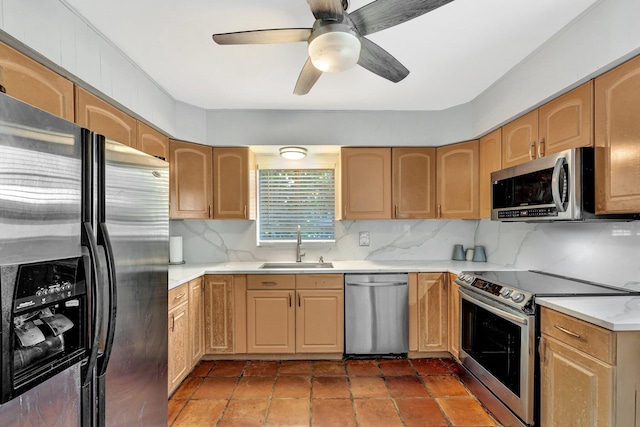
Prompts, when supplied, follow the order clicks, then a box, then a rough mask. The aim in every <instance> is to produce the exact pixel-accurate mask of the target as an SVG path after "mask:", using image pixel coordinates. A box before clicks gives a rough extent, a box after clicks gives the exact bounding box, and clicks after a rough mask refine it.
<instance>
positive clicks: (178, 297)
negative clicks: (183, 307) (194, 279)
mask: <svg viewBox="0 0 640 427" xmlns="http://www.w3.org/2000/svg"><path fill="white" fill-rule="evenodd" d="M185 295H186V292H183V293H181V294H180V295H176V297H175V299H176V300H178V299H182V298H184V296H185Z"/></svg>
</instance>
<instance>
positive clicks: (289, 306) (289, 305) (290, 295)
mask: <svg viewBox="0 0 640 427" xmlns="http://www.w3.org/2000/svg"><path fill="white" fill-rule="evenodd" d="M289 307H291V292H289Z"/></svg>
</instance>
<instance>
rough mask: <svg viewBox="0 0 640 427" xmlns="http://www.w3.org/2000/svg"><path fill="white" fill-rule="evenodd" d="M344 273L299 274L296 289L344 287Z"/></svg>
mask: <svg viewBox="0 0 640 427" xmlns="http://www.w3.org/2000/svg"><path fill="white" fill-rule="evenodd" d="M343 286H344V277H343V275H342V274H298V275H296V289H342V288H343Z"/></svg>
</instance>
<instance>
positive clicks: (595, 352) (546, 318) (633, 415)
mask: <svg viewBox="0 0 640 427" xmlns="http://www.w3.org/2000/svg"><path fill="white" fill-rule="evenodd" d="M540 328H541V332H542V334H541V339H540V365H541V366H540V373H541V379H540V381H541V392H540V420H541V423H540V424H541V425H542V426H546V427H551V426H554V427H555V426H557V427H561V426H562V427H564V426H580V427H589V426H594V427H595V426H616V427H632V426H637V425H638V423H640V414H639V413H638V409H637V408H638V407H639V403H640V399H639V397H638V384H640V367H638V362H637V355H638V354H640V333H639V332H631V331H628V332H627V331H625V332H613V331H608V330H606V329H603V328H601V327H599V326H596V325H593V324H591V323H588V322H584V321H582V320H579V319H576V318H573V317H570V316H567V315H565V314H562V313H558V312H556V311H554V310H550V309H547V308H545V307H543V308H542V309H541V320H540Z"/></svg>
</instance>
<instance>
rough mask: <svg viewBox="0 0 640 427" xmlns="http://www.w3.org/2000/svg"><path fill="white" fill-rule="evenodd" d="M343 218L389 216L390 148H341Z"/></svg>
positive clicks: (381, 217)
mask: <svg viewBox="0 0 640 427" xmlns="http://www.w3.org/2000/svg"><path fill="white" fill-rule="evenodd" d="M340 156H341V158H340V161H341V168H342V171H341V172H342V173H341V179H342V219H348V220H352V219H390V218H391V148H388V147H385V148H359V147H358V148H356V147H343V148H342V150H341V151H340Z"/></svg>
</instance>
